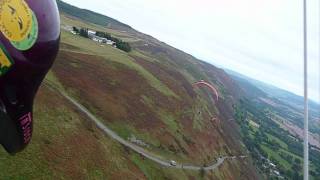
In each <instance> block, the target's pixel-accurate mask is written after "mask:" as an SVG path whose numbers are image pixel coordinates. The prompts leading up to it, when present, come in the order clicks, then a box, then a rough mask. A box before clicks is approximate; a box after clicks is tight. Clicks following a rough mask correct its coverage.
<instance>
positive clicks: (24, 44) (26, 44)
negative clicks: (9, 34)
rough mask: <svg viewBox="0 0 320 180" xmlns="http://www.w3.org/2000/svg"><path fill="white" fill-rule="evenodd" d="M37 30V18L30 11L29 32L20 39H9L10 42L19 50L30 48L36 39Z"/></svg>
mask: <svg viewBox="0 0 320 180" xmlns="http://www.w3.org/2000/svg"><path fill="white" fill-rule="evenodd" d="M38 30H39V28H38V20H37V17H36V16H35V14H34V13H33V12H32V26H31V31H30V33H29V34H28V35H27V37H26V38H25V39H23V40H22V41H11V44H12V45H13V46H14V47H15V48H17V49H18V50H21V51H26V50H28V49H30V48H31V47H32V46H33V45H34V43H35V42H36V41H37V39H38Z"/></svg>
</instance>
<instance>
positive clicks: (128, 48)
mask: <svg viewBox="0 0 320 180" xmlns="http://www.w3.org/2000/svg"><path fill="white" fill-rule="evenodd" d="M72 30H73V31H74V32H75V33H77V34H79V35H80V36H82V37H85V38H89V34H88V31H89V30H88V29H87V28H80V29H79V28H77V27H73V28H72ZM95 35H96V36H99V37H101V38H106V39H108V40H111V41H113V42H115V45H116V47H117V48H118V49H120V50H123V51H125V52H130V51H131V50H132V48H131V46H130V44H129V43H128V42H125V41H122V40H121V39H118V38H115V37H112V36H111V35H110V34H109V33H106V32H100V31H97V32H96V34H95Z"/></svg>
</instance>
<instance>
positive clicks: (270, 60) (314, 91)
mask: <svg viewBox="0 0 320 180" xmlns="http://www.w3.org/2000/svg"><path fill="white" fill-rule="evenodd" d="M65 1H66V2H68V3H71V4H73V5H76V6H78V7H81V8H85V9H90V10H94V11H96V12H99V13H102V14H105V15H107V16H110V17H113V18H115V19H118V20H119V21H121V22H124V23H126V24H128V25H130V26H132V27H133V28H135V29H137V30H139V31H141V32H143V33H146V34H149V35H152V36H154V37H155V38H157V39H159V40H161V41H164V42H166V43H168V44H170V45H172V46H174V47H176V48H179V49H181V50H184V51H185V52H188V53H190V54H192V55H194V56H195V57H197V58H199V59H202V60H205V61H208V62H211V63H213V64H215V65H218V66H220V67H224V68H228V69H231V70H235V71H237V72H240V73H242V74H245V75H247V76H249V77H253V78H255V79H258V80H261V81H264V82H267V83H270V84H273V85H275V86H278V87H280V88H283V89H287V90H289V91H292V92H294V93H296V94H299V95H303V54H302V47H303V46H302V45H303V43H302V42H303V41H302V40H303V39H302V2H303V1H302V0H157V1H156V0H121V1H119V0H107V1H106V0H90V1H88V0H65ZM307 1H308V3H309V6H308V16H309V18H308V21H309V24H308V26H309V32H308V33H309V38H308V40H309V44H308V45H309V83H310V89H309V93H310V96H311V98H312V99H313V100H316V101H320V97H319V96H320V93H319V83H320V74H319V68H320V63H319V61H320V58H319V55H318V53H319V41H320V37H319V34H320V30H319V24H320V19H319V16H320V13H319V7H320V4H319V2H320V1H319V0H307Z"/></svg>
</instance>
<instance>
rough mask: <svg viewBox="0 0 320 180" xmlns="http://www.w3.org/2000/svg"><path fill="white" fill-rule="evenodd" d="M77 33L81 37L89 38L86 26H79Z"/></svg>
mask: <svg viewBox="0 0 320 180" xmlns="http://www.w3.org/2000/svg"><path fill="white" fill-rule="evenodd" d="M79 35H80V36H82V37H85V38H89V35H88V29H87V28H81V29H80V32H79Z"/></svg>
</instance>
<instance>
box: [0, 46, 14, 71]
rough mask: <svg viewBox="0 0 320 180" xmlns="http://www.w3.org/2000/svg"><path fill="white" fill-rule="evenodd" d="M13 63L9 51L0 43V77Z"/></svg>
mask: <svg viewBox="0 0 320 180" xmlns="http://www.w3.org/2000/svg"><path fill="white" fill-rule="evenodd" d="M13 64H14V62H13V60H12V58H11V57H10V55H9V53H8V52H7V50H6V49H5V47H4V46H3V45H1V44H0V77H1V76H3V75H4V74H6V73H7V72H8V71H9V69H10V68H11V67H12V65H13Z"/></svg>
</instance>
